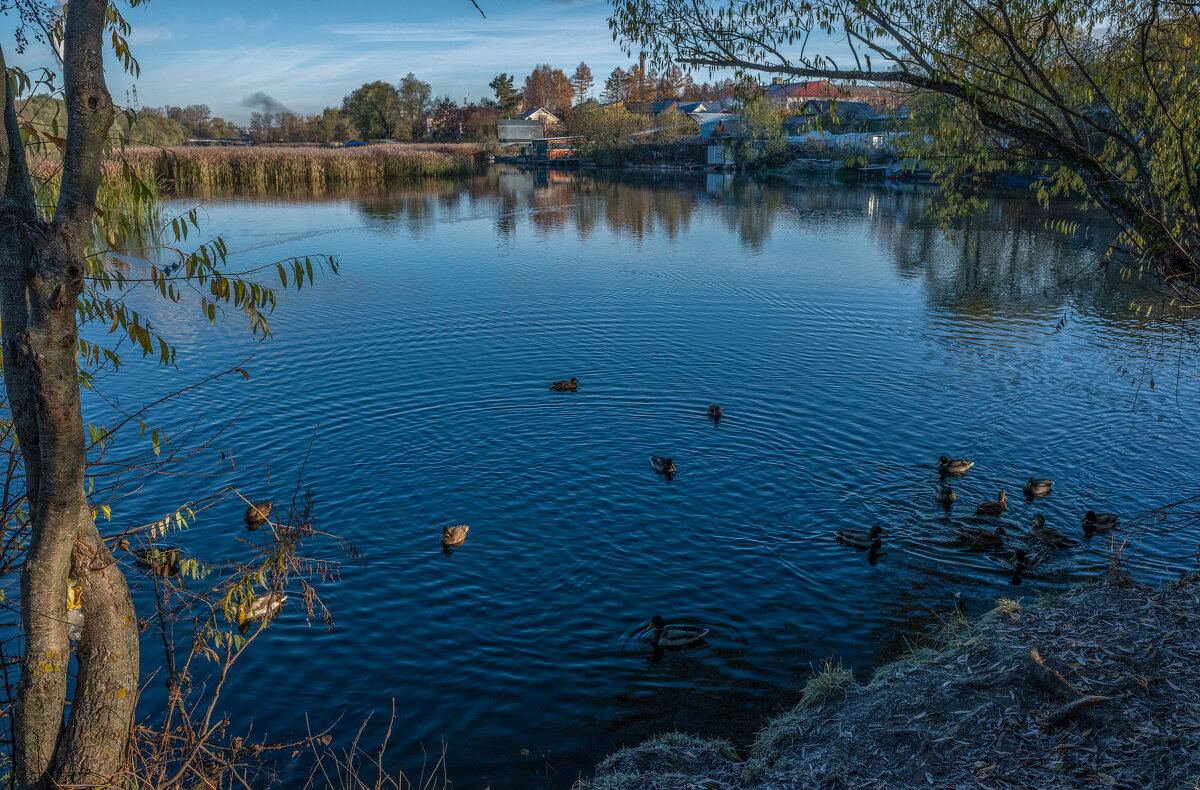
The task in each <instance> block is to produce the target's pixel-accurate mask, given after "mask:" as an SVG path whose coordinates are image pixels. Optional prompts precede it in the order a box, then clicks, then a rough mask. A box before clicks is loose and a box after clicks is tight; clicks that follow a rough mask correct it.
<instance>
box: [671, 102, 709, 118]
mask: <svg viewBox="0 0 1200 790" xmlns="http://www.w3.org/2000/svg"><path fill="white" fill-rule="evenodd" d="M675 109H676V110H678V111H679V112H681V113H683V114H684V115H691V114H692V113H697V112H711V110H712V108H710V107H709V106H708V105H707V104H705V103H704V102H702V101H689V102H683V103H681V104H680V105H679V106H678V107H676V108H675Z"/></svg>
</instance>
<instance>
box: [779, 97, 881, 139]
mask: <svg viewBox="0 0 1200 790" xmlns="http://www.w3.org/2000/svg"><path fill="white" fill-rule="evenodd" d="M876 118H878V113H876V112H875V108H873V107H872V106H871V105H870V104H867V103H866V102H865V101H852V100H850V99H809V100H807V101H805V102H804V104H803V105H802V106H801V108H800V114H799V115H798V116H796V117H795V118H789V119H788V120H786V121H784V124H783V127H784V133H785V134H800V133H802V132H805V131H808V130H810V129H816V128H821V129H824V130H826V131H830V132H835V131H836V132H864V131H867V129H868V128H869V127H870V126H871V125H872V122H873V121H875V119H876Z"/></svg>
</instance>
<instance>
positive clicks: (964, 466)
mask: <svg viewBox="0 0 1200 790" xmlns="http://www.w3.org/2000/svg"><path fill="white" fill-rule="evenodd" d="M974 465H975V462H974V461H965V460H963V459H962V458H947V457H946V456H944V455H943V456H942V457H941V458H939V459H938V462H937V469H938V474H940V475H941V476H942V477H945V476H946V475H954V476H955V477H962V476H963V475H965V474H966V473H967V472H970V471H971V467H972V466H974Z"/></svg>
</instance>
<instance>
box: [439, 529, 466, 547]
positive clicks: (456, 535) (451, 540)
mask: <svg viewBox="0 0 1200 790" xmlns="http://www.w3.org/2000/svg"><path fill="white" fill-rule="evenodd" d="M470 529H471V528H470V527H468V526H467V525H466V524H456V525H454V526H453V527H442V545H443V546H461V545H462V544H463V543H465V542H466V540H467V532H469V531H470Z"/></svg>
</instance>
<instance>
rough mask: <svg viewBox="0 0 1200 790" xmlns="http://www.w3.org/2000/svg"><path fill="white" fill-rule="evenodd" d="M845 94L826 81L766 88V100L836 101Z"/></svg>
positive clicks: (793, 83) (790, 83)
mask: <svg viewBox="0 0 1200 790" xmlns="http://www.w3.org/2000/svg"><path fill="white" fill-rule="evenodd" d="M844 95H845V92H844V91H842V90H840V89H838V88H837V87H835V86H833V85H831V84H830V83H829V81H828V80H816V81H814V82H788V83H785V84H783V85H770V86H768V87H767V98H768V99H774V100H781V99H837V98H840V97H842V96H844Z"/></svg>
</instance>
